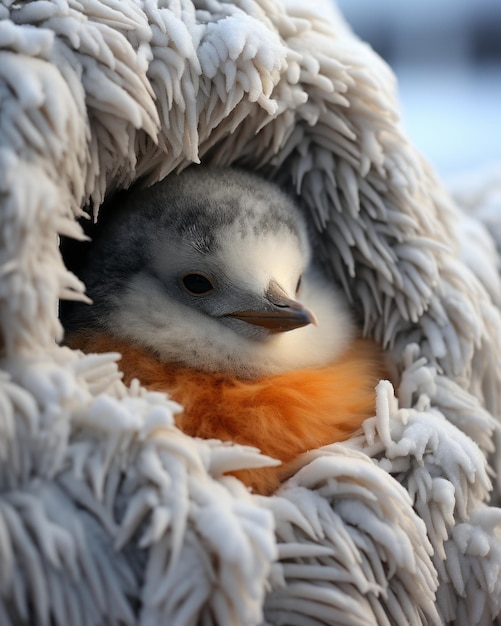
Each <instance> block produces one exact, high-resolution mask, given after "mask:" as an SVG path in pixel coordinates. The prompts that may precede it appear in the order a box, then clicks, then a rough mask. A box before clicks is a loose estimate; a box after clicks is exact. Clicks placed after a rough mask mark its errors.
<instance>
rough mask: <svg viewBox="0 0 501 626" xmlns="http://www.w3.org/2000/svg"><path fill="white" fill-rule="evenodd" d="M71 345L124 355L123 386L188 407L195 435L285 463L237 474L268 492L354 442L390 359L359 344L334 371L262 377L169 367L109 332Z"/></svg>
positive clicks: (184, 417) (185, 424) (183, 422)
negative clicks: (298, 469)
mask: <svg viewBox="0 0 501 626" xmlns="http://www.w3.org/2000/svg"><path fill="white" fill-rule="evenodd" d="M68 343H69V345H70V346H71V347H72V348H74V349H81V350H83V351H84V352H98V353H99V352H119V353H120V354H121V359H120V369H121V371H122V372H123V374H124V382H125V383H126V384H130V383H131V381H132V380H133V379H134V378H137V379H139V380H140V381H141V383H142V384H143V385H145V387H147V388H148V389H151V390H152V391H163V392H166V393H169V395H170V396H171V397H172V398H173V399H174V400H175V401H176V402H179V403H180V404H181V406H183V408H184V410H183V412H182V413H180V414H179V415H178V416H177V417H176V424H177V425H178V426H179V427H180V428H181V430H183V432H185V433H186V434H188V435H192V436H193V437H203V438H204V439H221V440H223V441H233V442H235V443H240V444H244V445H249V446H253V447H256V448H258V449H259V450H260V451H261V452H263V453H264V454H266V455H267V456H270V457H272V458H274V459H279V460H280V461H281V462H282V465H281V466H280V467H278V468H276V467H270V468H257V469H254V470H241V471H238V472H235V475H237V476H238V477H239V478H240V479H241V480H243V481H244V482H245V483H246V484H247V485H249V486H251V487H252V488H253V490H254V491H255V492H257V493H261V494H270V493H272V492H273V491H275V490H276V489H277V487H278V486H279V484H280V483H281V482H282V481H283V480H284V479H285V478H288V477H289V475H290V473H291V470H290V467H291V465H292V462H294V461H295V460H296V459H297V457H298V455H300V454H302V453H304V452H307V451H309V450H314V449H316V448H319V447H321V446H324V445H327V444H331V443H335V442H337V441H342V440H344V439H347V438H348V437H349V436H350V435H352V434H353V433H354V432H355V431H357V430H358V429H359V428H360V427H361V425H362V422H363V421H364V420H365V419H367V418H368V417H372V416H373V415H374V413H375V395H374V392H375V388H376V385H377V383H378V382H379V381H380V380H381V379H383V378H387V371H386V369H385V367H384V362H383V354H382V352H381V350H380V349H379V348H378V347H377V346H376V345H375V344H373V343H372V342H370V341H364V340H356V341H354V342H352V345H351V346H350V347H349V348H348V349H347V350H345V352H344V353H343V354H341V355H340V357H339V359H338V360H337V361H336V362H335V363H332V364H330V365H328V366H324V367H317V368H310V369H299V370H295V371H292V372H287V373H283V374H279V375H274V376H267V377H265V378H259V379H257V380H252V381H249V380H241V379H239V378H237V377H235V376H234V375H231V374H228V373H227V374H219V375H218V374H213V373H211V372H203V371H200V370H194V369H189V368H186V367H182V366H180V365H179V364H165V363H162V362H161V361H159V360H158V358H155V357H154V356H153V355H152V354H151V353H149V352H148V351H147V350H145V349H144V348H142V347H139V346H137V345H134V344H131V343H130V342H126V341H123V340H120V339H116V338H114V337H113V336H112V335H109V334H97V333H92V332H90V333H85V332H84V333H81V334H80V335H79V334H75V335H73V336H71V337H70V338H69V341H68Z"/></svg>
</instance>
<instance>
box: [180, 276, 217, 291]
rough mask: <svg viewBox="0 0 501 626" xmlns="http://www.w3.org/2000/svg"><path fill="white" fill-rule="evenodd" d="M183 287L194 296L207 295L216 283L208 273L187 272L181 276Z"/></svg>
mask: <svg viewBox="0 0 501 626" xmlns="http://www.w3.org/2000/svg"><path fill="white" fill-rule="evenodd" d="M181 282H182V283H183V287H184V288H185V289H186V291H187V292H188V293H190V294H191V295H192V296H205V295H207V294H208V293H210V292H211V291H213V290H214V284H213V282H212V280H211V279H210V278H209V276H207V275H206V274H202V273H201V272H193V273H191V274H185V275H184V276H183V277H182V278H181Z"/></svg>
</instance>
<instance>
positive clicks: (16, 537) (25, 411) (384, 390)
mask: <svg viewBox="0 0 501 626" xmlns="http://www.w3.org/2000/svg"><path fill="white" fill-rule="evenodd" d="M0 116H1V117H0V202H1V212H0V237H1V243H2V245H1V249H0V319H1V334H2V338H3V340H2V341H3V355H2V372H1V375H0V385H1V395H0V432H1V436H0V486H1V490H0V590H1V594H0V624H2V626H4V625H5V626H9V625H14V624H16V625H17V624H30V625H31V624H37V625H42V626H43V625H49V624H51V625H54V626H63V625H64V626H66V625H68V624H71V625H72V626H76V625H82V626H97V625H101V624H109V625H118V624H121V625H123V624H141V625H143V626H149V625H151V626H153V625H155V626H156V625H157V624H160V623H162V624H169V625H173V626H188V625H190V624H204V625H210V624H213V625H214V626H226V625H230V624H235V625H238V626H250V625H258V624H267V625H270V626H271V625H273V626H278V625H281V624H283V625H285V624H286V625H294V624H297V625H298V626H310V625H314V624H317V625H320V624H322V625H325V624H331V625H339V624H349V625H360V626H362V625H364V626H365V625H369V624H373V625H376V624H378V625H379V624H383V625H384V624H404V623H408V624H412V625H416V624H441V623H447V622H452V623H456V624H464V625H465V626H472V625H474V624H491V623H492V622H493V621H496V620H498V623H501V619H500V618H498V615H499V614H500V611H501V536H500V524H501V512H500V511H499V510H498V509H496V508H494V507H492V506H489V499H490V498H491V496H492V495H493V494H496V493H497V492H498V491H499V480H498V474H497V472H496V473H489V470H488V466H487V461H486V459H487V456H488V455H489V454H492V453H494V452H495V445H494V443H493V442H494V441H495V440H496V439H497V438H499V437H498V427H497V422H496V419H497V417H498V415H499V412H500V395H501V361H500V357H501V319H500V315H499V312H498V310H497V308H496V307H495V306H494V305H493V303H492V301H491V299H490V296H489V295H488V291H487V290H486V289H485V288H484V286H483V285H482V284H481V282H480V281H479V279H478V278H477V277H476V276H475V274H474V272H473V271H470V269H469V268H468V266H467V262H468V259H476V260H478V258H480V257H476V256H475V254H474V252H473V250H472V249H469V250H468V255H467V256H466V257H464V258H466V261H464V260H462V258H463V256H462V254H461V246H460V241H459V240H458V239H457V238H456V235H455V234H453V233H456V232H460V230H461V229H460V226H458V224H459V223H460V222H461V220H462V219H463V218H462V216H461V214H460V213H459V212H458V210H457V209H455V207H454V205H453V204H452V202H451V201H450V199H449V198H448V196H447V195H446V194H445V192H444V191H443V189H442V188H441V186H440V184H439V182H437V180H436V179H435V178H434V176H433V174H432V173H431V172H430V171H429V169H428V167H427V166H426V164H425V163H424V162H423V161H422V159H421V158H420V156H419V155H418V154H417V153H416V151H415V149H414V148H413V147H412V146H411V145H409V143H408V142H407V140H406V138H405V137H404V135H403V134H402V132H401V130H400V128H399V126H398V117H397V113H396V107H395V100H394V82H393V77H392V75H391V73H390V72H389V70H388V68H387V67H386V66H385V65H384V64H383V63H382V62H381V61H380V60H379V59H378V58H377V57H376V56H375V55H374V53H373V52H372V51H371V50H370V49H369V48H368V47H367V46H365V45H364V44H362V43H361V42H359V41H358V40H357V39H355V38H354V36H353V35H352V34H351V33H350V32H349V30H348V29H347V28H346V26H345V25H344V24H343V22H342V20H341V18H340V17H339V16H338V15H337V13H336V12H335V11H334V9H333V8H332V7H331V5H330V3H329V2H321V1H320V0H316V1H315V2H310V1H307V0H302V1H298V0H296V1H294V0H282V1H280V0H237V1H235V2H223V1H220V0H197V1H193V0H177V1H174V0H172V1H171V0H157V1H155V0H143V1H140V0H122V1H118V0H89V1H86V2H78V1H77V0H43V1H40V0H39V1H37V2H12V1H11V0H3V1H2V3H1V4H0ZM199 160H203V161H204V162H207V163H212V164H224V165H228V164H231V163H233V162H236V161H237V162H238V163H239V164H241V165H242V164H244V165H246V166H248V167H249V168H252V169H256V170H257V169H259V170H260V171H262V172H263V173H264V174H265V175H266V176H268V177H270V178H272V179H275V180H277V181H279V182H280V183H282V184H283V185H285V186H286V187H288V188H289V189H291V190H296V191H297V193H298V195H299V200H300V202H301V203H302V204H303V206H304V208H305V210H306V212H307V214H308V215H309V217H310V219H311V221H312V222H313V223H314V224H315V225H316V227H317V228H318V230H319V231H321V233H322V235H321V254H322V255H323V259H324V262H325V264H326V265H327V266H329V267H330V268H331V269H332V272H333V273H334V275H335V276H336V277H337V279H338V280H339V281H340V282H341V283H342V284H343V285H344V287H345V289H346V292H347V293H348V295H349V297H350V299H351V301H352V302H353V306H354V307H355V309H357V310H358V312H359V313H360V315H361V317H362V319H363V323H364V330H365V332H366V333H367V334H368V335H370V336H373V337H374V338H376V339H377V340H378V341H380V342H382V343H383V344H384V345H385V346H386V348H387V350H388V353H389V355H390V360H391V362H392V365H393V369H394V372H395V376H396V379H397V380H399V381H400V383H399V387H398V389H396V390H393V388H392V387H391V385H390V384H389V383H387V382H382V383H380V385H379V387H378V389H377V398H376V399H375V402H376V406H377V411H376V413H377V415H375V416H374V418H372V419H369V420H368V421H367V422H366V424H365V429H364V432H363V433H362V434H360V436H358V437H357V438H355V439H352V440H351V441H349V442H347V443H346V444H344V445H340V444H338V445H334V446H331V447H330V449H323V450H319V451H315V452H311V453H310V454H309V455H306V456H305V458H303V459H301V460H300V461H299V462H298V471H297V473H296V475H295V476H294V477H293V478H292V479H291V480H290V481H289V483H288V484H286V485H285V486H284V487H283V489H282V490H281V491H280V493H279V494H278V495H277V496H276V497H270V498H263V497H257V496H253V495H251V494H249V493H248V492H247V491H246V489H245V488H244V487H243V486H242V484H241V483H239V482H238V481H237V480H236V479H235V478H231V477H225V476H224V472H226V471H228V470H231V469H236V468H242V467H249V466H253V465H260V464H263V463H266V459H265V458H263V457H261V456H259V455H258V454H257V453H256V451H254V450H250V449H246V448H242V447H236V446H228V445H223V444H221V443H219V442H214V441H198V440H193V439H190V438H189V437H186V436H185V435H183V434H182V433H180V432H179V431H178V430H177V429H176V428H175V427H174V426H173V416H174V415H175V413H176V411H178V410H179V407H178V406H177V405H175V404H174V403H172V402H170V401H169V400H167V399H166V398H165V397H164V396H162V395H160V394H153V393H147V392H145V391H144V390H143V389H141V388H140V387H139V385H133V386H132V387H131V388H130V389H128V388H125V387H124V386H123V385H122V383H121V382H120V380H119V374H118V370H117V366H116V358H117V355H100V356H96V355H91V356H84V355H81V354H75V353H73V352H71V351H70V350H68V349H66V348H62V347H58V345H57V342H58V340H60V339H61V328H60V325H59V322H58V319H57V306H58V299H59V297H67V296H69V295H70V296H71V295H73V296H78V294H79V293H81V291H82V285H80V284H79V283H78V281H76V279H75V278H74V277H73V276H72V275H71V274H70V273H69V272H68V271H67V270H66V269H65V267H64V265H63V262H62V260H61V257H60V253H59V249H58V237H57V235H58V234H67V235H70V236H74V237H78V236H79V229H78V227H77V226H76V223H75V221H74V220H75V218H76V217H77V216H79V215H80V212H81V207H83V206H85V205H86V204H88V203H89V202H92V203H93V205H94V206H98V205H99V203H100V202H101V201H102V200H103V198H104V196H105V194H106V192H107V191H109V190H112V189H114V188H116V187H124V186H128V185H129V184H130V183H132V182H133V181H135V180H136V179H137V178H138V177H139V176H143V177H145V178H147V179H148V180H149V181H155V180H158V179H160V178H162V177H164V176H165V175H167V174H169V173H170V172H171V171H173V170H174V169H175V168H176V167H178V166H185V165H186V164H188V163H190V162H197V161H199ZM453 225H454V228H453ZM458 228H459V230H458ZM462 232H466V231H464V230H463V231H462ZM481 241H482V237H476V238H472V239H471V247H474V246H475V245H478V246H479V247H480V245H481V244H480V243H476V242H481ZM463 244H464V238H463ZM479 254H480V253H479ZM482 254H483V255H484V256H482V258H485V254H486V252H485V250H483V252H482ZM494 262H495V261H493V263H494ZM476 266H477V268H478V263H476ZM473 269H474V270H475V267H474V268H473ZM477 273H478V272H477ZM480 273H481V272H480ZM481 278H482V277H481ZM486 282H487V281H486ZM487 287H488V289H489V290H490V292H491V293H495V292H496V291H497V293H498V294H499V293H501V291H500V290H499V287H500V285H499V277H498V275H497V274H494V273H491V274H490V275H489V280H488V285H487ZM494 435H496V436H494Z"/></svg>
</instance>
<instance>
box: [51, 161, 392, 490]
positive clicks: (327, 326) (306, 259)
mask: <svg viewBox="0 0 501 626" xmlns="http://www.w3.org/2000/svg"><path fill="white" fill-rule="evenodd" d="M315 245H316V244H315V238H314V237H313V235H312V233H311V228H310V227H309V226H308V221H307V219H306V218H305V216H304V214H303V212H302V211H301V210H300V208H299V206H298V204H297V202H296V201H295V200H294V199H293V198H292V197H291V196H290V195H289V194H288V193H286V192H285V191H284V190H282V189H281V188H280V187H279V186H278V185H277V184H276V183H274V182H271V181H269V180H266V179H265V178H264V177H261V176H260V175H258V174H256V173H254V172H250V171H246V170H243V169H238V168H224V167H209V166H191V167H189V168H187V169H185V170H183V171H182V172H181V173H172V174H169V175H168V176H167V177H166V178H165V179H163V180H162V181H160V182H158V183H155V184H153V185H152V186H150V187H144V188H143V187H136V188H132V189H129V190H127V191H126V192H122V193H121V194H118V195H117V196H116V199H114V200H113V201H112V202H111V206H109V207H108V208H107V210H106V212H105V213H104V215H103V217H102V219H98V220H97V224H96V228H95V230H94V232H93V234H92V241H91V243H90V244H89V245H88V249H87V251H86V254H85V256H84V257H83V261H82V263H81V267H80V268H79V271H78V275H79V278H80V279H81V280H82V281H83V282H84V283H85V285H86V293H87V295H88V296H89V298H90V300H91V301H92V304H91V305H89V304H85V303H82V302H67V303H65V305H66V306H62V307H61V321H62V323H63V326H64V328H65V343H66V344H67V345H68V346H70V347H72V348H74V349H79V350H82V351H83V352H86V353H94V352H110V351H113V352H119V353H120V354H121V360H120V364H119V366H120V370H121V371H122V374H123V377H124V382H125V383H126V384H129V383H130V382H131V381H132V380H133V379H138V380H139V381H140V382H141V383H142V385H143V386H145V387H146V388H147V389H150V390H154V391H162V392H166V393H167V394H169V396H170V397H171V398H172V399H174V400H175V401H177V402H178V403H179V404H180V405H181V406H182V407H183V411H182V412H181V413H180V414H179V415H178V416H177V417H176V425H177V426H178V427H179V428H180V429H181V430H182V431H183V432H185V433H187V434H188V435H191V436H194V437H200V438H204V439H219V440H222V441H231V442H234V443H238V444H242V445H248V446H252V447H254V448H258V449H259V450H260V451H261V452H262V453H263V454H265V455H267V456H269V457H273V458H274V459H277V460H278V461H280V463H281V464H280V465H278V466H270V467H260V468H253V469H245V470H239V471H235V472H233V474H234V475H235V476H237V477H238V478H239V479H240V480H242V481H243V482H244V483H245V484H246V485H247V486H248V487H249V489H250V490H252V491H253V492H254V493H257V494H262V495H269V494H271V493H273V492H275V491H276V490H277V489H278V488H279V487H280V485H281V484H282V483H283V482H284V480H285V479H286V478H288V477H289V476H290V475H291V473H292V472H293V467H294V463H295V462H296V460H297V459H298V457H300V455H301V454H303V453H304V452H307V451H309V450H312V449H316V448H318V447H321V446H324V445H327V444H331V443H335V442H338V441H342V440H345V439H347V438H349V437H350V436H351V435H352V434H353V433H354V432H356V431H357V430H358V429H360V427H361V424H362V422H363V421H364V420H365V419H366V418H367V417H370V416H372V415H373V414H374V412H375V391H374V389H375V386H376V385H377V383H378V381H379V380H380V379H381V378H385V377H387V371H386V367H385V363H384V354H383V351H382V349H381V348H380V347H379V346H378V345H376V344H375V343H374V342H372V341H370V340H367V339H364V338H361V337H360V336H359V332H358V331H357V328H356V324H355V322H354V315H353V312H352V311H351V310H350V307H349V306H348V303H347V300H346V297H345V296H344V294H343V293H342V292H341V290H340V288H339V287H337V286H336V285H335V284H334V282H333V280H332V278H330V277H329V276H328V275H327V274H326V272H325V271H323V269H322V266H321V264H320V263H319V262H318V261H317V260H316V259H315V258H314V255H313V250H314V248H315Z"/></svg>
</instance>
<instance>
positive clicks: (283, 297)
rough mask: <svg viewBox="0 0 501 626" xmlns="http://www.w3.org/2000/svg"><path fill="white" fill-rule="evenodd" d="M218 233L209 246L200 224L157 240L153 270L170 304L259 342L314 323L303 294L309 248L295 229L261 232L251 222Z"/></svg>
mask: <svg viewBox="0 0 501 626" xmlns="http://www.w3.org/2000/svg"><path fill="white" fill-rule="evenodd" d="M215 235H216V236H215V237H214V238H213V240H212V243H211V246H210V248H208V249H205V250H204V249H201V247H200V245H199V244H198V242H199V241H200V236H203V233H200V234H198V233H197V232H196V225H190V228H189V229H188V230H187V232H186V233H185V234H184V236H182V237H181V238H179V239H175V240H173V239H172V238H170V237H169V236H167V233H166V237H165V238H163V239H162V240H161V241H159V242H158V246H157V249H156V251H155V254H154V258H153V261H152V271H153V273H154V275H155V276H156V277H157V278H158V279H159V282H160V283H161V284H162V285H163V286H165V288H166V290H167V291H168V293H169V297H170V298H171V300H172V302H176V301H177V302H178V303H179V304H180V305H181V306H184V307H187V308H191V309H194V310H197V311H199V312H200V313H201V314H202V315H205V316H207V317H209V318H212V319H213V320H217V321H218V323H220V324H222V325H224V326H225V327H227V328H229V329H231V330H233V331H234V332H235V333H237V334H240V335H242V336H243V337H245V338H247V339H252V340H255V341H265V340H267V339H268V338H270V336H271V335H274V334H276V333H281V332H286V331H291V330H294V329H297V328H301V327H303V326H306V325H308V324H310V323H315V322H316V320H315V316H314V313H313V312H311V311H310V310H308V308H307V307H305V306H304V305H303V304H302V303H301V302H300V298H299V296H300V288H301V282H302V274H303V272H304V270H305V269H306V267H307V265H308V260H309V249H308V248H307V247H306V246H305V245H304V244H303V245H301V242H300V240H299V239H298V237H297V236H296V234H295V233H292V232H291V231H289V230H288V229H286V228H283V227H282V228H275V230H274V231H273V232H267V233H265V234H263V233H262V232H261V231H260V230H259V229H257V230H256V231H255V230H254V228H253V223H252V220H250V221H249V223H247V224H242V222H241V221H240V223H233V224H228V225H226V226H225V227H224V228H223V229H221V231H220V232H217V233H215ZM173 252H174V253H173Z"/></svg>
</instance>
